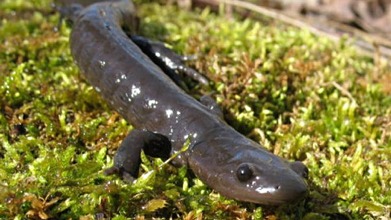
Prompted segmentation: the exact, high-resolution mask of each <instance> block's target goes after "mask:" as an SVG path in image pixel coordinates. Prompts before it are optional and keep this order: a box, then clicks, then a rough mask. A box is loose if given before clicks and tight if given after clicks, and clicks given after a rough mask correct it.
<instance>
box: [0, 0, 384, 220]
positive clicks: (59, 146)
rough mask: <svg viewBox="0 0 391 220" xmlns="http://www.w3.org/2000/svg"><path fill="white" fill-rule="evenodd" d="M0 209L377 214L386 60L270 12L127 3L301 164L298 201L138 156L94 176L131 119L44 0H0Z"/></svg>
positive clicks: (267, 139)
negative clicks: (138, 163) (110, 98)
mask: <svg viewBox="0 0 391 220" xmlns="http://www.w3.org/2000/svg"><path fill="white" fill-rule="evenodd" d="M0 8H1V12H0V16H1V17H0V18H1V22H0V42H1V44H0V74H1V77H0V143H1V144H0V201H1V203H0V218H5V219H9V218H15V219H25V218H33V219H46V218H50V217H53V218H55V219H78V218H81V219H94V218H108V217H111V218H113V219H126V218H136V219H145V218H146V219H148V218H152V217H155V218H170V217H171V218H183V219H227V218H229V219H233V218H238V219H336V218H338V219H382V218H383V219H387V218H389V217H390V209H391V206H390V204H391V192H390V190H389V188H390V185H391V173H390V170H391V163H390V158H391V93H390V90H389V85H388V83H387V82H385V81H384V80H379V79H390V75H391V68H390V64H389V63H388V62H387V61H386V62H384V61H379V60H373V59H372V58H371V57H365V56H362V55H360V54H358V53H357V51H356V50H355V49H354V48H353V47H351V46H350V43H349V41H350V39H347V38H345V39H343V40H341V41H339V42H333V41H331V40H328V39H326V38H322V37H317V36H314V35H312V34H310V33H309V32H308V31H306V30H299V29H296V28H292V27H287V26H284V25H281V24H279V23H278V22H273V21H269V22H267V23H265V24H263V23H260V22H256V21H252V20H240V19H236V18H232V17H226V16H225V15H224V14H221V15H216V14H213V13H211V12H210V11H208V10H203V11H201V10H196V11H195V12H189V11H183V10H180V9H178V8H176V7H174V6H171V5H165V6H159V5H157V4H154V3H144V4H139V9H140V11H139V14H140V16H141V18H142V19H141V21H142V25H141V30H140V32H141V34H142V35H145V36H147V37H150V38H153V39H158V40H161V41H164V42H166V43H167V45H168V46H170V47H172V48H173V49H174V50H176V51H178V52H179V53H181V54H196V55H198V59H197V60H194V61H191V62H189V65H191V66H193V67H195V68H196V69H197V70H199V71H200V72H202V73H204V74H205V75H207V76H208V77H209V78H210V79H211V81H213V82H214V83H213V84H212V85H211V87H210V88H203V87H201V86H199V85H197V84H195V83H194V82H191V81H190V82H189V84H190V85H191V86H190V88H191V93H192V95H194V96H196V97H198V96H199V95H200V94H205V93H211V92H213V96H214V98H215V99H216V100H217V101H218V102H219V104H220V105H221V106H222V108H223V110H224V113H225V117H226V120H227V121H228V122H229V123H230V124H231V125H232V126H233V127H235V128H236V129H237V130H239V131H241V132H242V133H244V134H245V135H247V136H249V137H250V138H252V139H253V140H255V141H259V142H260V143H262V144H263V145H264V146H265V147H266V148H268V149H269V150H270V151H272V152H273V153H275V154H278V155H280V156H282V157H284V158H287V159H289V160H302V161H303V162H304V163H305V164H306V165H307V166H308V168H309V170H310V177H309V181H308V182H309V187H310V193H309V195H308V196H307V198H306V199H305V200H303V201H301V202H299V203H298V204H295V205H291V206H282V207H262V206H259V205H255V204H249V203H243V202H239V201H234V200H230V199H227V198H224V197H222V196H220V195H219V194H217V193H216V192H214V191H213V190H211V189H210V188H209V187H208V186H206V185H205V184H203V183H202V182H201V181H200V180H198V179H197V178H194V177H193V176H192V175H191V173H190V172H189V171H188V170H187V169H186V168H179V169H178V168H174V167H171V166H170V165H164V166H161V165H162V163H163V161H161V160H159V159H157V160H151V159H150V158H146V157H145V156H143V165H142V173H144V175H142V176H141V177H140V179H139V181H138V182H137V183H136V184H133V185H129V184H126V183H124V182H123V181H121V180H120V179H119V178H118V177H115V176H105V175H103V172H102V171H103V170H104V169H105V168H107V167H109V166H110V165H111V164H112V158H113V154H114V153H115V151H116V148H117V147H118V145H119V144H120V142H121V140H122V139H123V138H124V137H125V136H126V134H127V132H128V131H129V130H130V129H132V128H131V126H130V125H128V124H127V122H126V121H124V120H123V119H122V118H121V117H120V116H119V115H118V114H117V113H115V111H113V110H111V109H110V108H109V107H108V105H107V104H106V103H105V102H104V101H103V100H102V99H101V98H100V97H99V95H98V94H97V93H96V92H95V91H94V90H93V89H92V87H90V86H89V85H88V84H87V83H86V82H85V81H84V79H83V77H82V76H80V75H79V70H78V69H77V67H76V66H75V65H74V64H73V60H72V57H71V56H70V52H69V43H68V37H69V32H70V29H69V28H68V27H66V26H65V25H63V26H62V28H61V30H60V32H54V31H53V29H54V28H55V27H56V26H57V24H58V18H59V16H58V14H56V13H54V12H53V11H52V9H51V6H50V3H49V1H44V0H42V1H38V0H36V1H3V2H2V4H1V5H0Z"/></svg>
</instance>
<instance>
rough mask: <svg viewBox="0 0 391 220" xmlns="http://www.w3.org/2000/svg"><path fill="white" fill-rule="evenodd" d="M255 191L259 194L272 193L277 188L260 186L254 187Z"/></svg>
mask: <svg viewBox="0 0 391 220" xmlns="http://www.w3.org/2000/svg"><path fill="white" fill-rule="evenodd" d="M255 191H257V192H258V193H259V194H267V193H274V192H275V191H277V189H276V188H275V187H270V186H269V187H263V186H260V187H258V188H256V189H255Z"/></svg>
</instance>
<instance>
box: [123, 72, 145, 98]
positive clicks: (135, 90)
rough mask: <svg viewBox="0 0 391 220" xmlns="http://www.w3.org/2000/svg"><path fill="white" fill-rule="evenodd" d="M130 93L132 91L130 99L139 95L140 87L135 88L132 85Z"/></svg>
mask: <svg viewBox="0 0 391 220" xmlns="http://www.w3.org/2000/svg"><path fill="white" fill-rule="evenodd" d="M125 77H126V76H125ZM131 91H132V93H131V96H130V97H131V98H134V97H136V96H138V95H140V93H141V89H140V87H137V86H135V85H132V89H131Z"/></svg>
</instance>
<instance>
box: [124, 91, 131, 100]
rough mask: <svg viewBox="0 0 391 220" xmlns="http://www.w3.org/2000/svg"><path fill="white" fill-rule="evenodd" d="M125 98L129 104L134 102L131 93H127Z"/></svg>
mask: <svg viewBox="0 0 391 220" xmlns="http://www.w3.org/2000/svg"><path fill="white" fill-rule="evenodd" d="M125 97H126V100H128V102H132V97H131V95H130V94H129V93H127V92H126V93H125Z"/></svg>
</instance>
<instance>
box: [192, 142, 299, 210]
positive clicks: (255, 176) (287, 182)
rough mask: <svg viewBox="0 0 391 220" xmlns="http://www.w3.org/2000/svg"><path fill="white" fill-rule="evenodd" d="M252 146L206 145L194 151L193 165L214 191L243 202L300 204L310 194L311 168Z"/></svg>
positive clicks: (200, 145)
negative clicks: (308, 173) (295, 202)
mask: <svg viewBox="0 0 391 220" xmlns="http://www.w3.org/2000/svg"><path fill="white" fill-rule="evenodd" d="M219 142H220V141H219ZM250 143H251V145H248V143H246V145H243V146H236V147H229V146H225V147H216V146H213V147H212V146H209V147H208V146H206V145H208V144H206V143H204V142H203V143H201V144H199V145H197V146H195V147H194V149H192V152H191V155H190V156H189V165H190V167H191V169H192V170H193V172H194V173H195V174H196V175H197V176H198V177H199V178H200V179H201V180H202V181H203V182H205V183H206V184H207V185H209V186H210V187H211V188H213V189H214V190H216V191H217V192H219V193H221V194H222V195H224V196H227V197H230V198H234V199H237V200H241V201H247V202H253V203H259V204H265V205H279V204H283V203H288V202H293V201H296V200H299V199H300V198H302V197H303V196H304V195H305V194H306V193H307V184H306V182H305V181H304V177H305V176H306V175H307V168H306V167H305V166H304V165H303V164H302V163H300V162H294V163H288V162H286V161H285V160H283V159H281V158H279V157H277V156H275V155H273V154H271V153H269V152H268V151H266V150H265V149H263V148H261V147H260V146H259V145H258V146H257V147H256V146H253V145H254V144H255V143H254V142H250ZM220 144H223V145H227V143H220ZM228 144H230V145H231V144H233V143H232V142H231V143H228ZM255 145H257V144H255ZM220 146H221V145H220ZM213 149H214V150H213ZM211 151H214V152H211ZM217 151H219V152H217Z"/></svg>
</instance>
